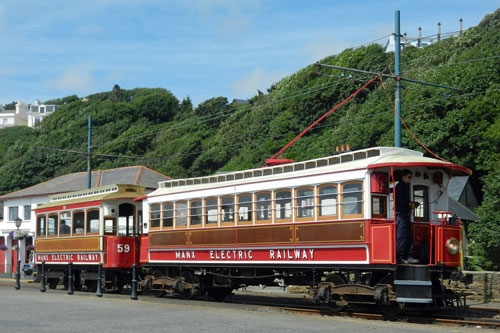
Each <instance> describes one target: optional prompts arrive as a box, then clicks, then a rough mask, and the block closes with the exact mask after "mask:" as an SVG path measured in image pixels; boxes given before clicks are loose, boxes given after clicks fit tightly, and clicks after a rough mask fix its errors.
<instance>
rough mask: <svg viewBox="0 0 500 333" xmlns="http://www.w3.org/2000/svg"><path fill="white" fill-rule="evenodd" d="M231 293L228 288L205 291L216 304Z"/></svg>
mask: <svg viewBox="0 0 500 333" xmlns="http://www.w3.org/2000/svg"><path fill="white" fill-rule="evenodd" d="M232 292H233V291H232V289H230V288H211V289H208V290H207V293H208V296H210V297H212V298H213V299H214V301H216V302H222V301H224V299H226V297H228V296H229V295H231V293H232Z"/></svg>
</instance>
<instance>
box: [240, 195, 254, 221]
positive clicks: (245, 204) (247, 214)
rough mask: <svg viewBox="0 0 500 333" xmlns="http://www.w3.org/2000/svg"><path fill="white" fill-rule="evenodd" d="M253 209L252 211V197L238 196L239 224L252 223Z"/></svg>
mask: <svg viewBox="0 0 500 333" xmlns="http://www.w3.org/2000/svg"><path fill="white" fill-rule="evenodd" d="M252 221H253V209H252V195H251V194H240V195H239V196H238V223H240V222H252Z"/></svg>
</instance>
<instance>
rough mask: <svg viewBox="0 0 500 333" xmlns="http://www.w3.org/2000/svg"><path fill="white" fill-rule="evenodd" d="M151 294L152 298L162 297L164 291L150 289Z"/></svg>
mask: <svg viewBox="0 0 500 333" xmlns="http://www.w3.org/2000/svg"><path fill="white" fill-rule="evenodd" d="M151 294H153V296H154V297H163V296H165V290H158V289H156V290H155V289H151Z"/></svg>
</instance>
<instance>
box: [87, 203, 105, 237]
mask: <svg viewBox="0 0 500 333" xmlns="http://www.w3.org/2000/svg"><path fill="white" fill-rule="evenodd" d="M92 212H97V214H98V215H97V217H98V218H97V221H99V222H98V224H97V232H90V228H89V226H90V225H89V224H90V222H91V221H92V220H91V219H89V213H92ZM100 230H101V212H100V210H99V208H93V209H87V210H86V211H85V235H86V236H89V235H99V233H100Z"/></svg>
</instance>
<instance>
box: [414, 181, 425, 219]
mask: <svg viewBox="0 0 500 333" xmlns="http://www.w3.org/2000/svg"><path fill="white" fill-rule="evenodd" d="M413 200H414V201H416V202H418V203H419V206H418V207H417V208H415V210H414V212H413V213H414V214H415V221H418V222H429V187H427V186H424V185H415V186H413Z"/></svg>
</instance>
